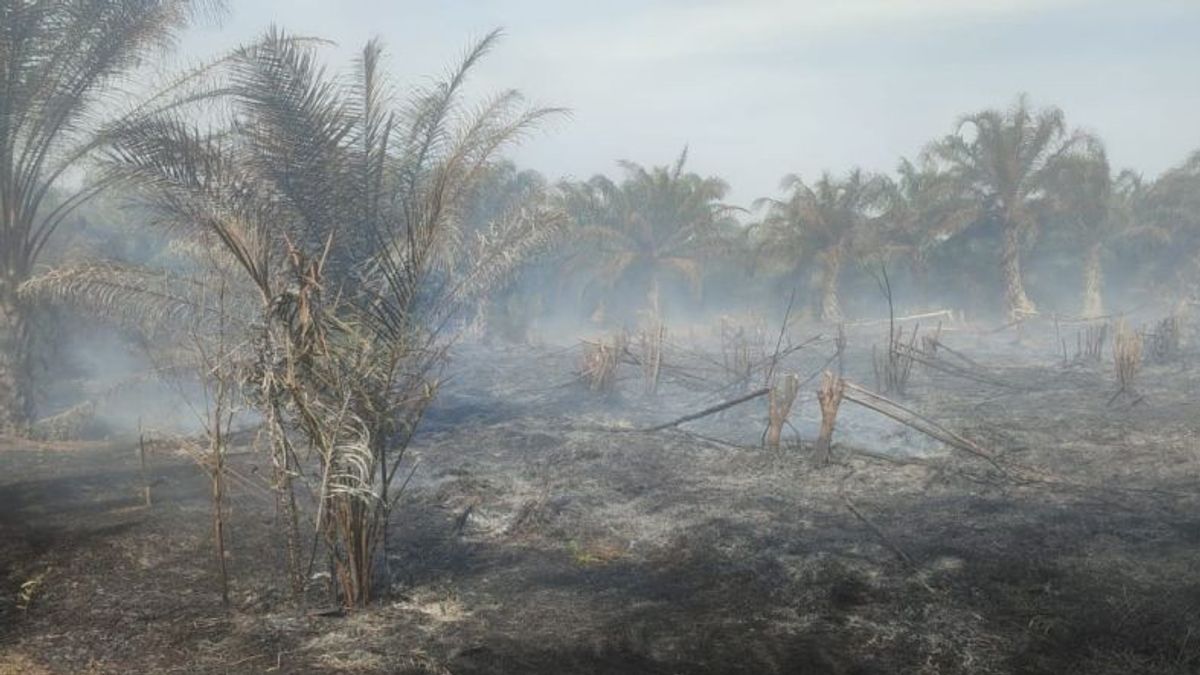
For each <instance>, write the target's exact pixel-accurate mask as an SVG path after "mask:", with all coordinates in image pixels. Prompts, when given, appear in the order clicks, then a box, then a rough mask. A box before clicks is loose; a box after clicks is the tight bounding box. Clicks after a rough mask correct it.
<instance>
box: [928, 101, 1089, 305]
mask: <svg viewBox="0 0 1200 675" xmlns="http://www.w3.org/2000/svg"><path fill="white" fill-rule="evenodd" d="M1092 145H1094V139H1093V138H1092V137H1091V136H1089V135H1087V134H1084V133H1081V132H1078V131H1075V132H1070V131H1068V129H1067V126H1066V120H1065V118H1064V116H1063V113H1062V111H1061V110H1059V109H1058V108H1045V109H1043V110H1040V111H1035V110H1032V109H1031V108H1030V105H1029V100H1028V99H1027V98H1026V97H1025V96H1021V97H1019V98H1018V99H1017V102H1016V103H1015V104H1014V105H1013V106H1012V108H1010V109H1009V110H1007V111H1000V110H984V111H982V112H978V113H974V114H971V115H967V116H966V117H964V118H962V120H961V121H960V122H959V124H958V129H957V130H956V131H955V133H953V134H950V135H949V136H947V137H946V138H944V139H943V140H941V141H939V142H936V143H934V144H933V145H932V146H930V148H929V149H928V151H927V153H928V156H929V157H931V158H933V159H934V160H936V161H938V162H940V163H942V165H943V166H944V167H945V169H946V170H947V171H948V172H949V173H950V175H951V176H952V177H953V178H954V180H955V181H956V183H957V185H958V187H959V189H961V190H962V191H963V193H964V195H965V196H966V197H968V198H969V199H970V201H971V203H972V204H973V205H974V207H975V208H976V209H977V220H978V222H980V223H981V224H983V225H986V226H994V227H997V228H998V229H999V231H1000V235H1001V237H1002V242H1001V246H1000V268H1001V273H1002V275H1003V280H1004V303H1005V308H1006V309H1007V311H1008V314H1009V316H1010V318H1013V319H1018V318H1020V317H1022V316H1024V315H1028V314H1032V313H1035V312H1036V307H1035V305H1034V303H1033V302H1032V301H1031V300H1030V299H1029V296H1028V295H1026V294H1025V284H1024V279H1023V277H1022V275H1021V249H1022V246H1023V242H1024V240H1025V239H1026V237H1027V235H1030V234H1031V233H1032V231H1033V230H1034V228H1035V226H1036V223H1037V217H1036V215H1037V213H1038V212H1039V210H1040V209H1042V208H1044V206H1045V203H1046V200H1047V190H1046V187H1047V180H1048V177H1049V176H1050V174H1051V173H1053V172H1054V171H1055V167H1056V165H1057V164H1058V162H1060V161H1061V160H1063V159H1064V158H1065V157H1067V156H1069V155H1071V154H1072V153H1076V152H1088V151H1090V150H1092V147H1091V146H1092Z"/></svg>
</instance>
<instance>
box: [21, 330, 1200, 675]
mask: <svg viewBox="0 0 1200 675" xmlns="http://www.w3.org/2000/svg"><path fill="white" fill-rule="evenodd" d="M807 329H808V327H800V326H797V327H794V328H793V330H792V331H790V333H793V334H795V335H797V336H798V335H801V334H806V335H810V334H813V333H815V329H813V330H807ZM1062 330H1065V329H1063V328H1062V327H1060V328H1059V332H1058V335H1057V336H1056V334H1055V329H1054V328H1053V327H1052V326H1049V325H1047V324H1045V323H1042V324H1040V325H1037V326H1030V327H1028V328H1027V329H1026V330H1024V331H1023V334H1022V335H1021V336H1020V340H1019V341H1017V340H1016V339H1015V338H1014V334H1013V332H1012V331H1011V330H1009V331H1005V332H1001V333H986V332H981V331H972V330H969V328H968V327H966V326H962V327H961V329H960V330H947V331H946V332H945V333H943V335H942V338H941V339H942V341H943V342H944V343H945V345H947V346H951V347H953V348H954V349H956V350H957V351H960V352H961V353H963V354H964V355H969V356H970V358H972V359H973V360H974V361H976V362H977V363H978V364H979V365H980V367H981V369H982V370H981V371H980V372H986V373H987V375H988V377H989V378H992V379H994V380H995V382H988V383H984V382H979V381H974V380H969V379H965V378H963V377H960V376H957V375H953V374H950V373H947V372H944V371H940V370H936V369H933V368H928V367H922V366H920V365H918V366H917V367H916V368H915V370H914V372H913V375H912V379H911V382H910V384H909V388H908V392H907V394H906V397H905V403H906V404H907V405H910V406H912V407H913V408H915V409H918V410H920V411H922V412H924V413H925V414H927V415H929V416H931V417H934V418H936V419H937V420H938V421H939V422H941V423H943V424H946V425H947V426H949V427H952V428H954V429H956V430H958V431H960V432H961V433H963V434H964V435H966V436H968V437H969V438H971V439H972V440H974V441H975V442H977V443H979V444H980V445H981V446H983V447H986V448H987V449H988V450H990V451H992V452H994V453H995V454H996V456H997V458H998V459H999V462H1000V464H1001V466H1002V467H1003V471H1000V470H997V469H996V468H994V467H992V466H990V465H989V464H987V463H986V462H983V461H980V460H979V459H977V458H975V457H972V456H969V455H966V454H963V453H960V452H955V451H952V450H947V449H945V448H944V446H942V445H941V444H938V443H936V442H933V441H931V440H930V439H928V438H927V437H925V436H923V435H921V434H918V433H916V432H914V431H913V430H911V429H909V428H907V427H904V426H903V425H900V424H896V423H893V422H891V421H890V420H886V419H885V418H882V417H880V416H878V415H876V414H874V413H872V412H869V411H866V410H861V409H856V408H854V406H852V405H851V404H849V403H847V404H845V406H846V407H845V408H844V409H843V411H842V415H841V416H840V417H839V426H838V430H837V432H836V435H835V455H834V456H835V461H834V463H833V464H832V465H830V466H820V465H818V464H817V463H815V462H814V461H813V460H812V457H811V451H810V448H808V447H807V446H806V445H804V444H797V443H796V440H795V439H796V438H797V437H802V438H806V439H811V429H812V428H814V425H815V423H816V420H817V419H819V416H818V414H817V412H816V408H817V406H816V402H815V401H814V400H813V399H814V397H813V390H814V389H815V386H816V385H815V382H813V381H809V382H806V383H805V384H804V385H803V386H802V388H801V394H800V397H799V400H798V401H797V403H796V406H795V409H794V412H793V419H792V425H794V426H792V427H791V428H790V429H789V431H788V432H787V433H786V434H785V444H784V447H783V448H781V449H779V450H766V449H763V448H761V447H759V440H760V438H761V434H762V429H763V427H764V425H765V417H766V405H765V403H764V402H763V401H761V400H756V401H753V402H751V403H748V404H746V405H742V406H738V407H734V408H731V409H729V410H728V411H725V412H723V413H721V414H719V415H714V416H710V417H706V418H703V419H701V420H698V421H696V422H694V423H690V424H686V425H682V426H681V427H679V428H676V429H670V430H666V431H662V432H656V433H640V432H638V431H636V429H639V428H642V427H645V426H651V425H653V424H655V423H658V422H663V421H666V420H670V419H672V418H674V417H677V416H679V415H683V414H686V413H688V412H692V411H696V410H699V409H702V408H704V407H705V406H707V405H710V404H712V403H713V402H714V401H719V400H722V399H723V398H729V397H731V391H730V390H729V389H728V386H729V385H728V384H722V385H718V384H717V380H718V376H717V375H716V372H717V364H719V363H720V362H721V356H720V353H719V352H720V350H719V349H718V348H716V347H715V346H714V343H713V341H712V340H711V339H709V338H703V337H701V338H696V339H694V340H692V339H686V338H682V337H680V338H678V339H675V338H672V339H671V340H669V342H668V344H667V346H666V347H665V348H664V364H665V369H664V375H663V385H662V387H661V389H660V391H659V393H658V394H657V396H655V397H647V396H645V395H644V394H643V393H642V388H641V383H640V381H639V378H640V377H641V375H640V372H639V371H638V369H636V368H633V367H630V366H628V365H625V366H622V368H621V369H620V370H618V373H620V375H619V378H625V379H624V380H623V381H619V382H618V383H617V385H616V387H615V392H616V393H614V394H612V395H607V396H606V395H603V394H597V393H596V392H592V391H589V390H588V389H587V387H585V386H583V385H581V384H580V383H579V382H578V381H577V380H576V378H575V376H574V375H573V373H574V372H575V371H576V370H578V368H579V364H580V360H581V353H580V349H579V348H578V347H495V346H492V347H486V348H485V347H482V346H474V345H464V346H462V347H461V348H459V349H458V350H457V352H456V354H455V355H454V361H453V364H454V365H453V370H452V373H451V376H452V377H451V378H450V382H449V383H448V384H447V385H446V388H445V389H444V392H443V395H442V397H441V398H440V399H439V401H438V403H437V404H436V405H435V407H434V408H433V409H432V410H431V411H430V413H429V416H428V418H427V419H426V420H425V424H424V426H423V427H422V432H421V433H420V435H419V436H418V438H417V439H416V441H415V442H414V446H413V449H414V451H415V452H416V453H417V455H418V458H419V464H418V466H417V468H416V472H415V473H414V475H413V479H412V481H411V483H410V484H409V486H408V491H407V495H406V497H405V499H404V501H403V507H402V509H401V510H400V512H399V513H398V514H397V517H396V518H395V522H394V526H393V529H392V532H391V541H390V544H389V547H390V556H389V561H388V568H389V570H388V573H389V574H390V576H391V584H390V590H389V592H388V593H387V596H388V597H387V598H386V599H384V600H382V601H380V602H378V603H376V604H374V605H373V606H372V607H371V608H370V609H368V610H366V611H362V612H358V613H354V614H351V615H341V614H338V615H332V616H323V615H320V612H319V611H317V610H320V609H323V608H324V607H325V605H324V604H323V603H322V601H321V597H320V596H319V595H315V596H314V597H312V598H310V606H309V610H308V611H301V610H297V609H295V608H294V607H293V606H292V605H291V604H290V598H289V596H288V592H287V590H286V588H287V585H286V582H285V581H284V580H283V579H282V577H281V574H280V570H281V568H282V566H283V563H282V561H281V560H277V559H276V558H277V557H278V555H280V554H279V553H277V552H278V551H280V550H281V548H280V546H279V542H278V541H277V539H278V537H279V528H278V527H277V525H276V524H275V523H274V522H273V518H272V516H271V513H272V509H271V508H270V507H271V496H270V495H269V494H264V493H259V492H256V491H254V490H252V489H249V488H242V489H239V488H238V487H237V486H236V485H235V486H234V487H233V488H232V490H231V492H232V494H231V499H232V500H233V505H232V509H231V513H230V521H231V523H233V525H234V526H235V527H233V528H232V529H231V531H232V532H234V533H235V534H234V535H233V536H232V537H231V539H230V541H229V542H228V548H229V551H230V559H229V562H230V570H231V574H232V580H233V589H234V593H233V597H234V610H233V611H232V612H226V611H224V610H223V609H222V606H221V602H220V597H219V593H218V591H217V588H216V580H215V571H214V565H213V564H212V555H213V554H212V545H211V544H212V542H211V538H212V534H211V523H210V515H209V514H210V509H211V503H210V501H209V495H208V492H207V491H208V485H209V484H208V480H207V477H206V476H205V474H204V473H203V472H202V471H200V470H199V469H198V468H197V467H196V466H195V465H194V464H193V463H192V461H191V460H190V459H188V458H187V457H186V456H184V455H182V454H180V453H178V452H174V451H172V450H171V448H169V447H159V448H156V449H155V450H154V451H153V452H152V453H151V468H150V472H151V475H152V482H153V487H152V492H153V497H154V503H153V505H152V506H150V507H148V508H147V507H145V506H144V505H143V504H142V501H141V493H140V490H141V484H142V479H141V474H140V470H139V466H138V460H137V452H136V447H135V446H131V445H129V444H127V443H119V442H114V443H111V444H106V445H83V444H80V445H69V446H68V445H63V446H43V447H33V446H29V445H25V446H19V447H12V448H7V449H6V459H7V462H8V465H9V467H10V469H9V471H8V472H7V473H6V475H5V476H4V478H3V485H2V486H0V500H2V505H3V508H2V509H0V512H2V513H3V514H4V522H3V524H2V525H0V536H2V537H3V547H2V548H0V550H2V551H3V554H2V555H3V558H2V560H3V573H4V575H3V576H4V582H5V588H4V591H5V593H4V599H5V602H4V607H3V624H4V629H3V630H4V635H3V645H4V646H3V650H4V651H3V654H4V655H3V661H2V662H0V671H4V669H7V671H8V672H88V671H91V672H134V671H138V672H150V671H155V672H171V671H175V672H198V671H199V672H264V671H275V672H314V671H319V672H452V673H511V672H546V673H559V672H600V673H630V672H647V673H680V672H688V673H691V672H696V673H703V672H711V673H727V672H745V673H763V672H805V673H892V672H923V673H961V672H973V673H1007V672H1022V673H1109V672H1111V673H1132V672H1153V673H1191V672H1195V670H1196V669H1197V668H1198V667H1200V636H1196V635H1194V632H1195V626H1196V625H1200V576H1197V572H1196V569H1197V568H1196V565H1195V560H1196V556H1195V552H1196V550H1197V546H1198V545H1200V516H1197V515H1196V514H1197V513H1198V512H1200V511H1197V508H1196V501H1197V493H1196V484H1197V476H1198V473H1200V457H1198V456H1197V454H1196V452H1197V451H1196V448H1197V445H1196V442H1197V433H1198V432H1200V417H1198V416H1197V415H1196V414H1195V401H1194V395H1195V392H1196V391H1198V390H1200V371H1196V370H1195V369H1194V368H1191V367H1188V364H1189V363H1192V364H1194V363H1195V362H1196V361H1195V355H1194V354H1190V353H1184V354H1181V355H1179V357H1178V360H1176V361H1174V362H1172V363H1166V364H1161V365H1153V364H1148V365H1147V366H1146V367H1145V368H1144V369H1143V370H1142V372H1141V373H1140V374H1139V377H1138V381H1137V382H1138V384H1137V391H1136V396H1129V397H1126V396H1122V397H1120V398H1118V399H1117V400H1113V401H1112V402H1111V403H1110V398H1111V397H1112V394H1113V392H1114V388H1115V384H1114V378H1113V374H1112V369H1113V365H1112V363H1111V361H1110V360H1109V359H1108V358H1107V356H1106V357H1105V359H1104V360H1103V361H1102V362H1100V363H1086V362H1084V363H1078V362H1067V363H1064V362H1063V359H1062V357H1061V353H1060V350H1059V349H1057V348H1056V345H1057V344H1058V343H1061V332H1062ZM1072 330H1073V329H1072ZM878 333H879V329H878V327H877V326H871V327H859V328H851V329H850V331H849V335H848V348H847V350H846V352H845V355H844V363H845V368H846V373H845V374H846V377H847V378H849V379H852V380H856V381H859V382H863V383H870V381H871V377H872V373H871V365H870V363H871V354H870V344H871V343H872V341H875V340H878ZM706 340H707V341H706ZM800 342H802V340H799V339H797V341H796V344H799V343H800ZM834 343H835V340H834V338H833V337H832V336H827V337H822V338H820V339H818V340H816V341H813V342H811V343H809V344H807V345H806V346H805V347H804V348H802V349H797V350H795V351H790V352H788V353H787V356H786V357H785V358H784V359H782V360H781V362H780V363H779V365H778V366H777V367H778V368H780V369H781V372H796V373H798V374H800V375H801V377H802V378H806V377H808V376H810V375H812V374H814V373H817V372H820V371H821V370H822V369H823V368H825V367H827V366H828V365H829V362H830V356H831V354H832V353H833V350H834V348H835V347H834ZM684 345H688V346H686V347H685V346H684ZM1001 364H1004V365H1001ZM1000 383H1003V384H1000ZM735 391H736V390H735ZM786 439H791V440H790V441H789V440H786ZM230 461H231V466H232V467H234V470H235V471H237V472H239V473H241V474H243V475H247V476H250V475H254V474H255V473H256V472H264V471H267V470H268V466H267V463H268V461H269V460H268V459H267V458H266V457H265V456H264V455H263V454H262V453H261V452H257V451H255V450H254V448H253V447H252V444H249V443H248V444H247V445H246V447H245V448H244V450H243V452H241V453H238V454H235V455H233V456H231V458H230ZM319 582H320V577H319V576H318V577H317V583H316V584H314V586H316V587H319V586H320V583H319Z"/></svg>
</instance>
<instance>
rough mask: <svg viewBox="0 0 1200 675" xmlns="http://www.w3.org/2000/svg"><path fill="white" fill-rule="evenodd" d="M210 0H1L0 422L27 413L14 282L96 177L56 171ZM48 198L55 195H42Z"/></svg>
mask: <svg viewBox="0 0 1200 675" xmlns="http://www.w3.org/2000/svg"><path fill="white" fill-rule="evenodd" d="M214 6H215V3H214V2H212V1H211V0H210V1H208V2H204V1H201V0H43V1H40V2H30V1H29V0H0V431H3V430H4V429H5V428H18V427H22V426H24V425H25V424H26V423H27V422H28V421H29V420H30V418H31V417H32V415H33V413H34V401H33V395H32V394H33V391H32V378H33V372H32V369H33V367H32V364H33V351H34V344H33V333H32V330H33V328H32V325H31V322H32V321H33V316H32V308H31V307H29V306H27V305H26V304H25V303H23V302H21V301H20V299H19V297H18V293H17V289H18V288H19V287H20V285H21V284H22V283H23V282H24V281H25V280H27V279H28V278H29V277H30V275H31V274H32V273H33V271H34V267H35V265H36V264H37V262H38V259H39V257H40V256H41V255H42V253H43V252H44V250H45V248H46V246H47V243H48V242H49V241H50V240H51V238H52V237H53V236H54V234H55V231H56V230H57V229H58V228H59V227H60V226H61V225H62V223H63V222H64V221H66V220H67V219H68V218H69V217H70V216H71V214H72V212H73V211H74V210H75V209H77V208H78V207H79V206H80V205H81V204H82V203H84V202H85V201H87V200H88V199H89V198H90V197H92V196H93V195H95V194H96V193H97V192H98V191H100V190H101V189H103V188H104V186H105V184H104V182H102V181H101V182H91V183H87V184H85V185H83V186H81V187H79V186H73V185H72V184H71V182H70V181H68V180H64V176H67V175H68V174H69V173H70V172H71V171H72V170H73V169H76V168H78V167H79V166H80V165H81V164H82V163H83V162H84V161H85V160H86V159H88V158H89V157H91V156H92V155H93V154H94V151H95V150H96V148H97V147H98V145H99V144H100V143H101V142H102V140H103V138H104V136H105V131H106V129H108V128H110V124H109V123H108V122H106V121H105V120H106V119H109V120H111V118H112V115H111V112H112V111H114V110H121V109H123V108H125V107H127V106H125V105H124V102H123V101H122V100H121V98H120V96H121V94H120V92H121V91H122V87H120V86H117V85H119V84H121V83H122V81H123V80H126V79H127V78H128V77H129V76H130V75H131V74H132V73H133V72H134V71H135V70H137V69H138V67H139V66H141V65H142V64H144V63H145V62H146V61H147V60H148V59H149V58H150V57H152V56H153V55H154V54H155V53H157V52H158V51H160V50H161V49H163V48H164V47H166V46H167V45H169V44H170V42H171V39H172V38H173V37H174V36H175V35H177V34H178V32H179V31H180V30H181V29H182V28H184V27H185V26H187V25H188V23H189V22H190V21H191V20H192V19H194V18H195V17H196V16H197V13H198V11H200V10H202V9H211V8H213V7H214ZM52 202H53V203H52Z"/></svg>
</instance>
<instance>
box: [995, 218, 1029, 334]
mask: <svg viewBox="0 0 1200 675" xmlns="http://www.w3.org/2000/svg"><path fill="white" fill-rule="evenodd" d="M1000 268H1001V272H1002V273H1003V275H1004V302H1005V306H1006V309H1007V310H1008V317H1009V319H1012V320H1014V321H1015V320H1017V319H1020V318H1022V317H1024V316H1026V315H1028V314H1033V313H1035V312H1036V311H1037V307H1035V306H1034V304H1033V301H1031V300H1030V299H1029V296H1027V295H1025V282H1024V280H1023V279H1022V278H1021V228H1020V227H1019V226H1018V225H1017V224H1016V223H1008V224H1006V226H1005V228H1004V248H1003V250H1002V251H1001V255H1000Z"/></svg>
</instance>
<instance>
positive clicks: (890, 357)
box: [871, 325, 936, 396]
mask: <svg viewBox="0 0 1200 675" xmlns="http://www.w3.org/2000/svg"><path fill="white" fill-rule="evenodd" d="M919 331H920V326H919V325H918V326H914V327H913V329H912V332H911V333H909V334H908V338H907V340H905V334H904V327H903V326H895V327H893V328H892V329H891V331H890V335H889V336H888V345H887V350H886V351H885V352H884V353H883V354H880V353H879V352H878V349H877V348H876V347H875V346H872V348H871V359H872V365H873V366H874V371H875V388H876V389H877V390H879V391H882V392H884V393H885V394H892V395H896V396H903V395H904V393H905V392H906V391H907V390H908V380H909V378H910V377H911V376H912V369H913V364H914V363H915V362H916V359H915V358H914V352H915V351H916V349H917V336H918V333H919ZM935 344H936V343H935Z"/></svg>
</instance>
